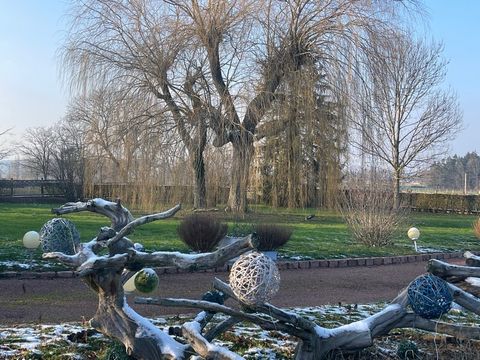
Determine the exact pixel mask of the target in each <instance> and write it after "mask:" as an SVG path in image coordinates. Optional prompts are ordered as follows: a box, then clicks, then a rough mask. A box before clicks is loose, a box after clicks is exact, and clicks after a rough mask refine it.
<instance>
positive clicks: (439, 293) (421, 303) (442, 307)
mask: <svg viewBox="0 0 480 360" xmlns="http://www.w3.org/2000/svg"><path fill="white" fill-rule="evenodd" d="M408 301H409V303H410V306H411V307H412V309H413V311H414V312H415V314H417V315H420V316H421V317H423V318H425V319H438V318H439V317H440V316H442V315H443V314H445V313H447V312H448V311H449V310H450V308H451V307H452V301H453V298H452V294H451V293H450V290H449V288H448V285H447V283H446V282H445V281H444V280H442V279H440V278H439V277H437V276H435V275H432V274H424V275H421V276H419V277H417V278H416V279H415V280H413V281H412V282H411V283H410V285H409V286H408Z"/></svg>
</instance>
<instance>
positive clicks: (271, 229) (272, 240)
mask: <svg viewBox="0 0 480 360" xmlns="http://www.w3.org/2000/svg"><path fill="white" fill-rule="evenodd" d="M253 230H254V232H255V233H256V235H257V239H258V247H257V248H258V250H260V251H273V250H276V249H278V248H279V247H281V246H283V245H285V244H286V243H287V242H288V240H290V237H291V236H292V230H291V229H290V228H289V227H287V226H282V225H275V224H257V225H255V226H254V228H253Z"/></svg>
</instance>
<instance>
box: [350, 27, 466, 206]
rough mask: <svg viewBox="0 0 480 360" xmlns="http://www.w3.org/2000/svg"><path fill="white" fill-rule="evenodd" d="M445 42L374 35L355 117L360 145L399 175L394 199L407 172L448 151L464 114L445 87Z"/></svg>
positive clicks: (355, 141)
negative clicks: (443, 46)
mask: <svg viewBox="0 0 480 360" xmlns="http://www.w3.org/2000/svg"><path fill="white" fill-rule="evenodd" d="M441 55H442V46H441V45H439V44H435V43H432V44H427V43H425V42H423V41H417V40H413V39H412V38H410V37H408V36H407V35H405V34H402V33H398V32H393V33H389V34H388V36H384V37H380V36H375V37H372V41H371V49H370V51H369V52H368V53H367V56H366V58H365V63H364V65H365V78H364V79H363V80H364V81H363V82H362V83H361V85H360V87H359V88H357V89H356V90H357V93H358V94H361V96H360V97H359V98H358V99H357V100H355V104H354V109H355V110H354V111H355V112H356V115H357V116H355V117H353V124H354V128H355V129H356V130H357V132H358V136H354V137H353V138H352V141H353V144H354V146H356V147H357V148H359V149H360V150H361V151H362V152H364V153H366V154H370V155H372V156H374V157H376V158H379V159H381V160H382V161H384V162H385V163H386V164H388V166H389V167H390V168H391V170H392V173H393V181H394V185H393V192H394V203H395V206H396V207H398V206H399V205H400V180H401V179H402V177H404V176H405V174H406V171H407V170H409V169H412V168H415V167H417V166H419V165H422V164H426V163H428V161H430V160H431V159H432V158H435V157H436V156H438V155H440V154H443V153H444V152H445V150H446V143H447V142H448V141H449V140H451V139H452V138H453V137H454V136H455V135H456V134H457V132H458V131H459V129H460V125H461V120H462V116H461V113H460V111H459V108H458V102H457V99H456V96H455V94H454V93H453V92H452V91H451V90H445V89H444V88H442V82H443V81H444V79H445V74H446V65H447V64H446V62H445V61H444V60H442V58H441Z"/></svg>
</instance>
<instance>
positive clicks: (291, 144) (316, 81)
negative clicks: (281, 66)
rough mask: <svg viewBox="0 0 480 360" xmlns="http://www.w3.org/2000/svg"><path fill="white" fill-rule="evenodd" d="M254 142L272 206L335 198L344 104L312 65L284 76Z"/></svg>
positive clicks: (342, 143)
mask: <svg viewBox="0 0 480 360" xmlns="http://www.w3.org/2000/svg"><path fill="white" fill-rule="evenodd" d="M262 125H263V127H264V128H263V129H264V130H263V131H264V133H263V134H264V135H265V139H264V140H263V141H262V142H261V143H260V144H259V146H258V147H257V156H258V161H257V171H256V173H255V176H256V178H257V183H258V186H257V188H258V189H259V191H260V192H261V194H262V200H263V201H265V202H267V203H270V204H272V205H273V206H288V207H308V206H327V207H331V206H333V205H334V203H335V198H336V194H337V187H338V185H339V183H340V180H341V172H342V167H343V161H344V158H345V154H346V149H347V148H346V134H347V122H346V119H345V117H344V116H343V113H342V106H341V104H340V103H339V102H337V101H335V96H334V94H333V92H332V91H330V89H329V87H328V86H327V85H326V83H325V78H324V76H322V75H321V70H319V67H318V66H316V65H315V64H311V65H310V66H309V67H307V68H305V69H302V70H301V71H297V72H294V73H292V74H290V76H288V79H287V81H286V83H285V86H283V88H282V96H279V101H277V102H276V103H275V106H274V108H273V109H272V111H271V112H270V120H269V121H266V122H264V123H263V124H262Z"/></svg>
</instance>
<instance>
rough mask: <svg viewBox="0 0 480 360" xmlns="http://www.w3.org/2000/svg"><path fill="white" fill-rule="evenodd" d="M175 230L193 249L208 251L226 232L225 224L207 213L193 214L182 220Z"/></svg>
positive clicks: (213, 247)
mask: <svg viewBox="0 0 480 360" xmlns="http://www.w3.org/2000/svg"><path fill="white" fill-rule="evenodd" d="M177 232H178V235H179V236H180V238H181V239H182V241H183V242H184V243H185V244H186V245H187V246H188V247H189V248H190V249H192V250H193V251H196V252H210V251H212V250H213V249H215V247H216V246H217V245H218V243H219V242H220V240H221V239H223V238H224V237H225V235H226V234H227V225H226V224H223V223H221V222H219V221H218V220H216V219H214V218H213V217H211V216H209V215H204V214H193V215H189V216H187V217H185V218H184V219H183V220H182V222H181V223H180V225H179V226H178V228H177Z"/></svg>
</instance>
